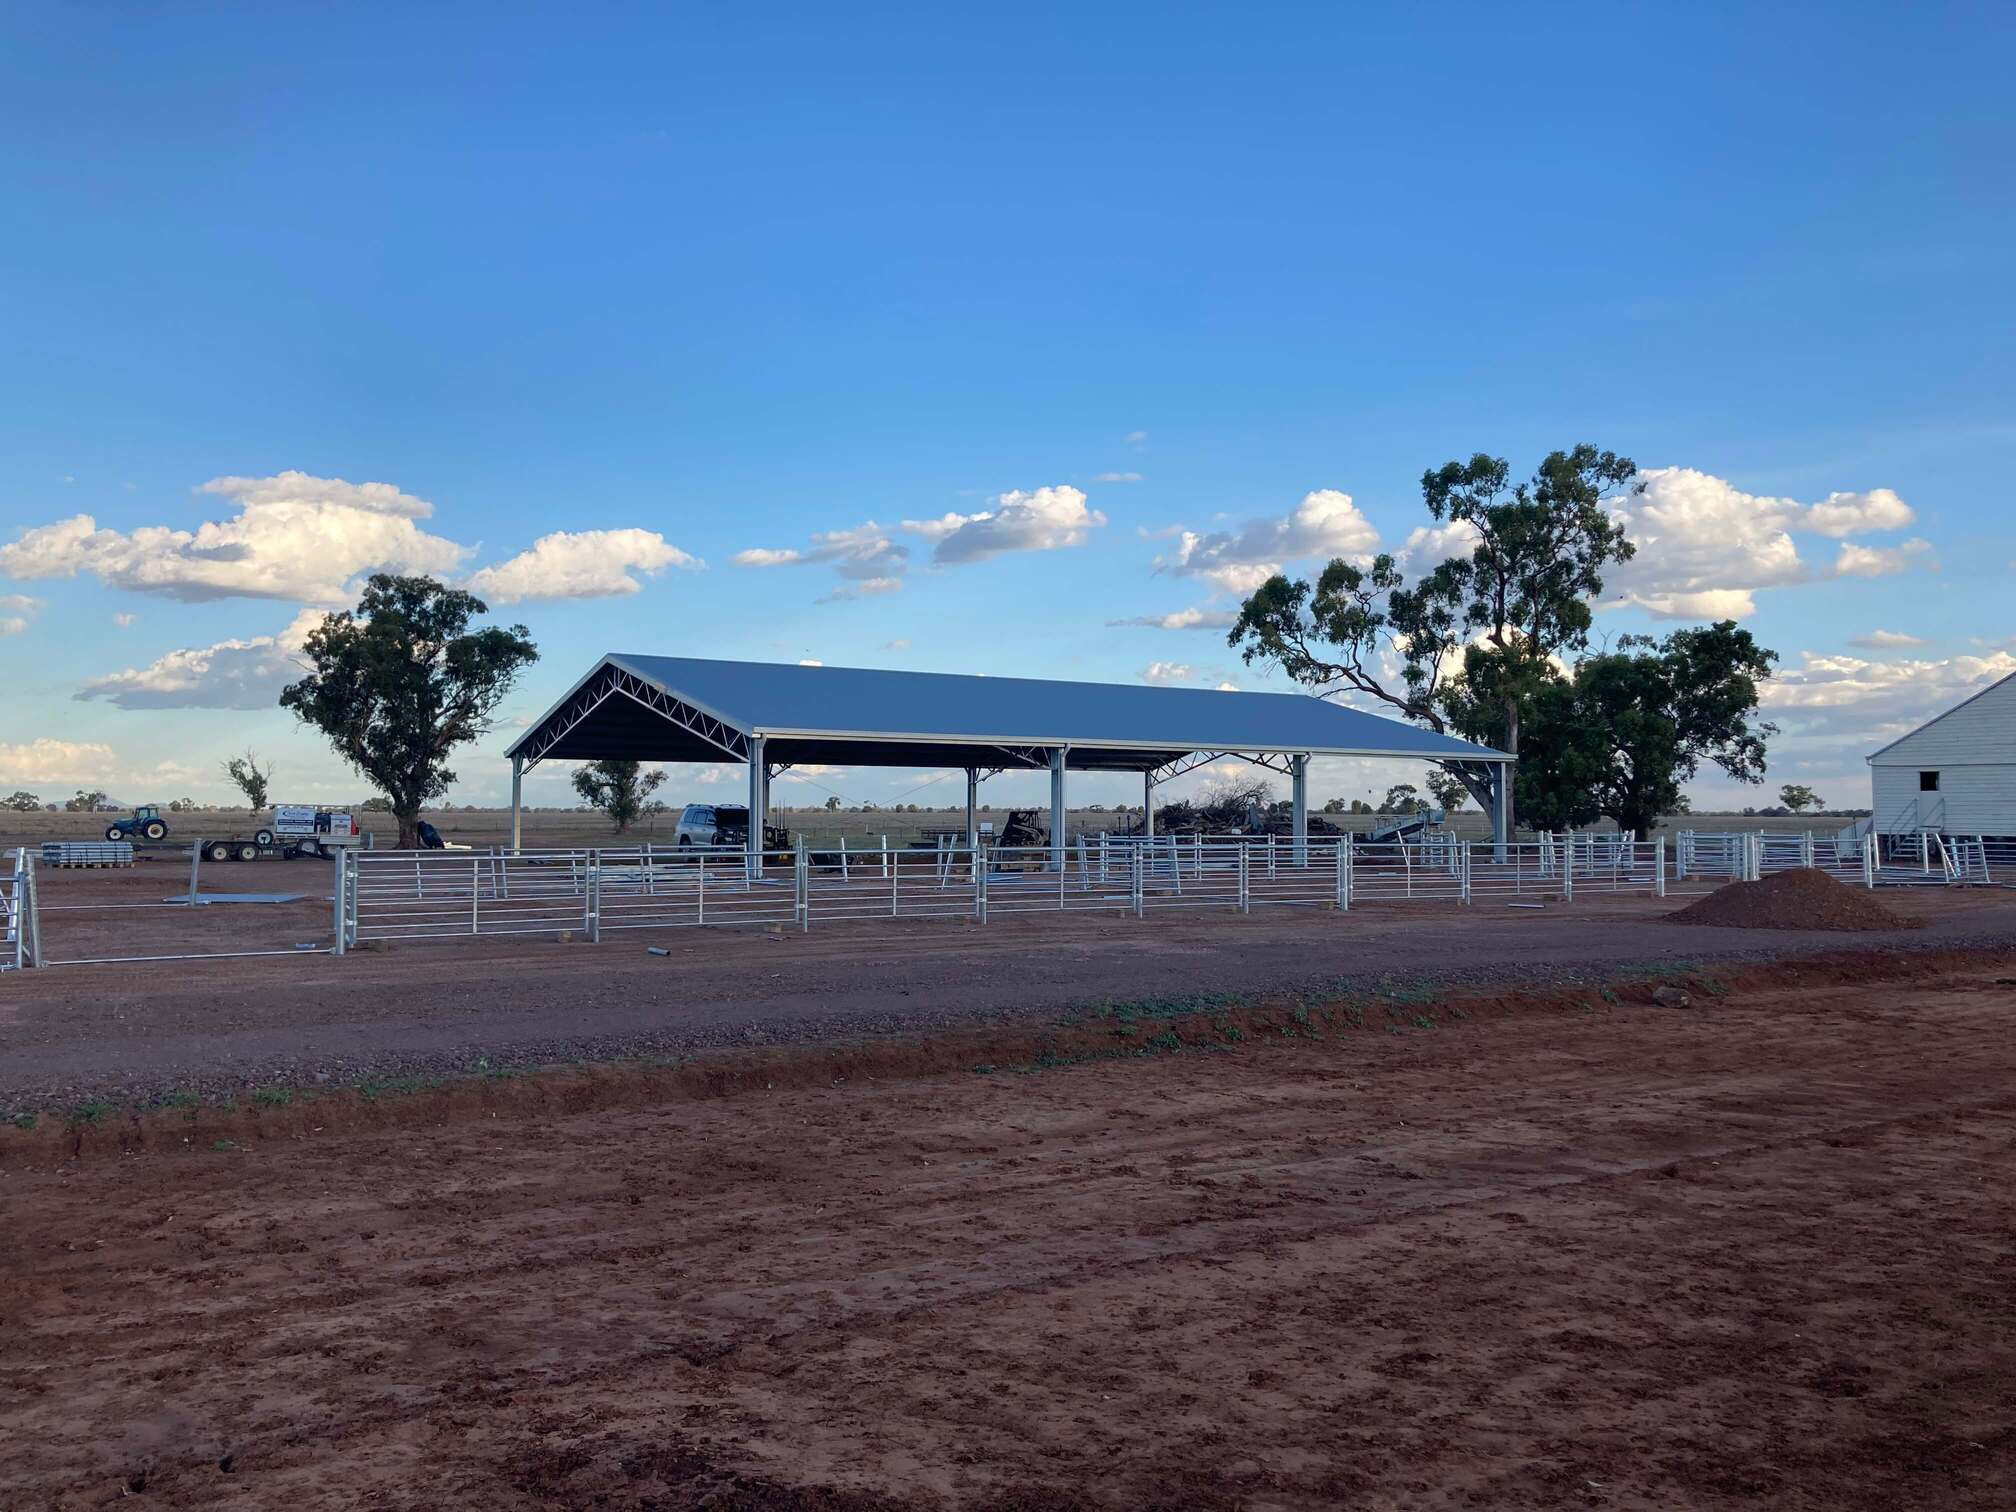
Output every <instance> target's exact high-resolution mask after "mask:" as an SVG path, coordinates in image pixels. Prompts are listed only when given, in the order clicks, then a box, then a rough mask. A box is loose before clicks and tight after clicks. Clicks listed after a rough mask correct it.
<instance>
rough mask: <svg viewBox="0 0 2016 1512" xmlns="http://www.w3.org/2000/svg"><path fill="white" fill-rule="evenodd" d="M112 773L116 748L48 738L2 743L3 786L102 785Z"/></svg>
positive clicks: (0, 778)
mask: <svg viewBox="0 0 2016 1512" xmlns="http://www.w3.org/2000/svg"><path fill="white" fill-rule="evenodd" d="M111 773H112V748H111V747H110V746H104V745H96V744H91V743H79V742H76V741H69V740H51V739H49V738H47V737H46V736H45V737H43V738H42V739H39V740H31V741H28V742H27V743H26V744H24V745H7V744H5V743H0V782H102V781H106V780H108V779H109V778H110V776H111Z"/></svg>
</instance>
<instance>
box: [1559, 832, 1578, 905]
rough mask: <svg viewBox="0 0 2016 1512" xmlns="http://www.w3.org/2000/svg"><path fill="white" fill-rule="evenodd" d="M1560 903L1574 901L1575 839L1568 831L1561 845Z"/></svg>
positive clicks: (1572, 833)
mask: <svg viewBox="0 0 2016 1512" xmlns="http://www.w3.org/2000/svg"><path fill="white" fill-rule="evenodd" d="M1561 901H1562V902H1563V903H1573V902H1574V901H1575V838H1574V832H1573V831H1570V832H1569V833H1568V834H1567V835H1566V836H1564V837H1563V838H1562V843H1561Z"/></svg>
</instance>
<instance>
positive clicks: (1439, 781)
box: [1428, 768, 1470, 814]
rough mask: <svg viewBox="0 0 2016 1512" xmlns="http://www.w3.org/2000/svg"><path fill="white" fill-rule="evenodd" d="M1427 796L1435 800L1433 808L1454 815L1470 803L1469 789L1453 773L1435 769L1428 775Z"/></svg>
mask: <svg viewBox="0 0 2016 1512" xmlns="http://www.w3.org/2000/svg"><path fill="white" fill-rule="evenodd" d="M1428 796H1429V797H1431V798H1433V799H1434V800H1435V807H1437V808H1439V809H1445V810H1447V811H1448V812H1449V813H1452V814H1454V813H1457V812H1459V811H1460V810H1461V809H1462V807H1463V805H1464V804H1465V803H1468V802H1469V801H1470V789H1468V788H1467V787H1465V786H1464V785H1463V779H1462V778H1461V777H1458V776H1457V775H1456V774H1455V773H1454V772H1445V771H1443V770H1441V769H1440V768H1437V769H1436V770H1434V771H1431V772H1430V773H1429V774H1428Z"/></svg>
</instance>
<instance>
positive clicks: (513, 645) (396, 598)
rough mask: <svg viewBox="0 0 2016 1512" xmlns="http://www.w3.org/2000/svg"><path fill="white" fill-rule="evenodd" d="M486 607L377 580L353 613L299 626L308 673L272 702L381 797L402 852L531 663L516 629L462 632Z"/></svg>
mask: <svg viewBox="0 0 2016 1512" xmlns="http://www.w3.org/2000/svg"><path fill="white" fill-rule="evenodd" d="M488 612H489V606H488V605H486V604H485V603H484V602H483V601H482V600H481V599H479V598H477V597H476V596H475V595H474V594H471V593H467V592H465V591H463V590H462V589H459V588H449V587H446V586H444V585H443V584H440V583H437V582H435V581H434V579H432V578H428V577H393V576H390V575H389V574H386V573H378V574H376V575H374V576H373V577H372V578H371V579H370V581H369V582H368V583H367V585H366V586H365V590H364V597H363V599H362V601H361V602H360V603H359V604H358V606H357V609H356V611H355V613H353V614H331V615H328V616H326V617H325V618H324V619H323V621H322V623H321V624H320V625H319V626H318V627H316V628H315V629H314V630H311V631H309V633H308V638H307V641H306V644H305V645H304V647H303V650H304V652H305V654H306V655H307V657H308V660H309V662H310V664H311V665H312V666H313V668H314V670H313V671H312V672H311V673H310V674H309V675H308V676H307V677H304V678H303V679H301V681H299V682H297V683H293V684H291V685H289V686H288V688H287V689H286V690H285V691H284V692H282V693H281V695H280V704H281V707H283V708H286V709H291V710H293V712H294V714H295V715H296V717H298V718H299V719H300V720H301V721H302V723H304V724H307V725H311V726H313V727H314V728H316V729H318V730H320V731H322V733H323V734H325V735H326V736H328V737H329V743H330V744H331V745H332V746H334V747H335V749H336V752H337V754H338V755H340V756H342V757H343V758H344V759H345V760H346V761H348V762H349V763H350V764H351V765H352V766H353V767H355V768H356V769H357V770H358V772H360V773H361V774H363V775H364V776H365V777H366V778H368V779H370V781H371V782H373V783H374V784H376V785H377V786H378V787H379V788H380V789H381V790H382V791H383V792H384V794H385V796H386V797H387V799H388V800H390V804H391V808H392V812H393V814H394V815H395V816H397V818H398V820H399V842H398V843H399V845H400V846H401V848H411V847H413V846H415V845H417V844H418V841H419V835H418V825H419V821H420V809H421V806H422V805H423V804H425V803H426V802H427V801H428V800H429V799H431V798H439V797H441V796H442V795H443V794H445V793H446V792H447V791H448V789H449V787H450V785H451V784H453V782H454V781H455V773H454V772H453V771H452V770H451V769H450V768H449V766H448V764H447V762H448V756H449V753H450V752H452V751H453V750H454V749H455V747H457V746H459V745H463V744H466V743H467V742H469V741H472V740H475V739H477V738H479V737H480V736H482V735H484V734H486V733H488V731H489V729H490V719H491V716H492V715H493V714H494V713H495V712H496V710H497V706H498V704H499V703H501V702H502V701H503V700H504V698H505V696H506V695H507V694H508V693H509V692H510V691H511V687H512V684H513V683H514V682H516V681H517V678H518V675H519V673H520V672H522V671H523V670H524V669H525V668H526V667H528V666H530V665H531V664H532V663H533V662H535V661H537V660H538V659H539V651H538V648H537V647H536V646H534V645H533V644H532V640H531V638H530V636H529V635H528V634H527V632H526V629H525V627H524V626H523V625H513V626H511V627H510V628H508V629H500V628H497V627H494V626H493V627H489V628H486V629H481V630H471V629H470V628H469V622H470V621H471V620H472V619H474V618H475V617H476V616H478V615H481V614H486V613H488Z"/></svg>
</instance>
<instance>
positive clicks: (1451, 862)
mask: <svg viewBox="0 0 2016 1512" xmlns="http://www.w3.org/2000/svg"><path fill="white" fill-rule="evenodd" d="M1463 898H1464V880H1463V844H1462V842H1449V843H1442V840H1441V837H1424V838H1423V839H1420V840H1382V841H1378V842H1372V841H1364V840H1360V841H1357V842H1355V843H1354V844H1353V845H1352V847H1351V901H1352V902H1354V903H1359V902H1364V903H1390V902H1445V903H1460V902H1462V901H1463Z"/></svg>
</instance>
